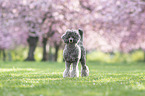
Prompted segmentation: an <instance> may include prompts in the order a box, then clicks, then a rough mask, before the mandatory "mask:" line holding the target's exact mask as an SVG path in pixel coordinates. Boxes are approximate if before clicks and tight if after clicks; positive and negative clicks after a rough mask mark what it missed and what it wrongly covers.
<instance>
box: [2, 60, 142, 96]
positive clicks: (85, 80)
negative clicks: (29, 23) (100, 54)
mask: <svg viewBox="0 0 145 96" xmlns="http://www.w3.org/2000/svg"><path fill="white" fill-rule="evenodd" d="M87 65H88V66H89V69H90V76H89V77H79V78H63V77H62V74H63V71H64V64H63V63H54V62H50V63H49V62H0V96H144V95H145V63H143V62H142V63H119V64H106V63H97V62H88V63H87ZM79 69H81V66H80V65H79Z"/></svg>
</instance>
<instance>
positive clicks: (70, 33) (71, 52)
mask: <svg viewBox="0 0 145 96" xmlns="http://www.w3.org/2000/svg"><path fill="white" fill-rule="evenodd" d="M61 38H62V39H63V40H64V43H66V45H65V48H64V50H63V58H64V60H65V66H66V69H65V70H64V73H63V77H79V69H78V63H79V61H80V62H81V65H82V69H81V76H88V75H89V68H88V66H86V51H85V48H84V46H83V31H82V30H80V29H79V30H78V31H75V30H67V32H66V33H65V34H63V35H62V37H61ZM71 63H72V64H73V68H72V71H70V67H71Z"/></svg>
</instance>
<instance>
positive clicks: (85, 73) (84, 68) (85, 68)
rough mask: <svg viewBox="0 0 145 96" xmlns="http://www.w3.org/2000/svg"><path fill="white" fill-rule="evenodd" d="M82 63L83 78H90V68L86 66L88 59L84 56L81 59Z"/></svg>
mask: <svg viewBox="0 0 145 96" xmlns="http://www.w3.org/2000/svg"><path fill="white" fill-rule="evenodd" d="M80 62H81V65H82V68H81V76H82V77H83V76H89V68H88V66H87V65H86V58H85V56H84V55H83V56H82V57H81V59H80Z"/></svg>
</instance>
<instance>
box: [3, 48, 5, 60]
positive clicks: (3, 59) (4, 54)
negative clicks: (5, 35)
mask: <svg viewBox="0 0 145 96" xmlns="http://www.w3.org/2000/svg"><path fill="white" fill-rule="evenodd" d="M3 61H6V53H5V50H3Z"/></svg>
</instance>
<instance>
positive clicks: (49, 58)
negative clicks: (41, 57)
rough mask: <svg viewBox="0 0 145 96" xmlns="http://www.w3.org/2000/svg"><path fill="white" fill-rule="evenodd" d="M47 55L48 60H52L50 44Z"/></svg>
mask: <svg viewBox="0 0 145 96" xmlns="http://www.w3.org/2000/svg"><path fill="white" fill-rule="evenodd" d="M48 55H49V56H48V60H49V61H53V54H52V47H51V46H49V54H48Z"/></svg>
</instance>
